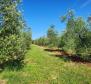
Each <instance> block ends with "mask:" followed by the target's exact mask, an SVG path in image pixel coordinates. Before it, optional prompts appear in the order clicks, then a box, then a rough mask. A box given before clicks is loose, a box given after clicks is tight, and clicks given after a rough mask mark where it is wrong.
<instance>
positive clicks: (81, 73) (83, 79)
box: [0, 45, 91, 84]
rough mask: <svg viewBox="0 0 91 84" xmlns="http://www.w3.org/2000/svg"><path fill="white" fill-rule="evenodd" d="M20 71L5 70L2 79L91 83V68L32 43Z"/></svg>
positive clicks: (26, 83)
mask: <svg viewBox="0 0 91 84" xmlns="http://www.w3.org/2000/svg"><path fill="white" fill-rule="evenodd" d="M25 63H26V65H25V66H24V68H22V69H21V70H19V71H9V70H5V71H3V72H1V73H0V79H1V80H4V81H6V82H7V84H91V68H90V67H87V66H85V65H82V64H75V63H73V62H65V61H64V60H63V59H61V58H57V57H54V56H52V54H51V53H49V52H46V51H44V50H43V48H41V47H39V46H36V45H32V48H31V50H29V51H28V53H27V54H26V58H25Z"/></svg>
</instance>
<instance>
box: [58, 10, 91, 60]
mask: <svg viewBox="0 0 91 84" xmlns="http://www.w3.org/2000/svg"><path fill="white" fill-rule="evenodd" d="M67 15H68V16H66V19H65V20H66V23H67V24H66V30H65V33H64V34H63V35H62V37H61V38H62V41H61V42H62V44H64V46H62V47H63V48H64V50H66V51H68V52H69V53H71V54H75V55H78V56H80V57H82V58H84V59H89V60H91V57H90V56H91V40H90V38H91V31H90V30H89V28H88V26H87V24H86V22H85V21H84V20H83V19H82V18H81V17H78V18H76V17H75V16H73V15H71V16H70V14H69V12H68V14H67ZM63 20H64V18H63ZM63 20H62V22H63ZM65 20H64V21H65ZM61 42H60V43H61Z"/></svg>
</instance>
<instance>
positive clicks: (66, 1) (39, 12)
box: [23, 0, 91, 39]
mask: <svg viewBox="0 0 91 84" xmlns="http://www.w3.org/2000/svg"><path fill="white" fill-rule="evenodd" d="M68 9H74V10H75V15H76V16H82V17H83V18H84V19H86V18H87V17H88V15H90V14H91V0H23V10H24V13H23V16H24V19H25V21H26V23H27V25H28V26H29V27H31V28H32V37H33V39H36V38H39V37H40V36H43V35H46V32H47V29H48V27H49V26H50V25H51V24H54V25H55V28H56V29H57V30H58V31H59V32H62V31H63V30H64V29H65V24H64V23H61V22H60V16H62V15H64V14H65V13H66V12H67V10H68Z"/></svg>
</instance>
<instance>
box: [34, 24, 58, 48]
mask: <svg viewBox="0 0 91 84" xmlns="http://www.w3.org/2000/svg"><path fill="white" fill-rule="evenodd" d="M33 43H34V44H37V45H39V46H48V47H51V48H52V47H57V45H58V32H57V31H56V30H55V26H54V25H51V26H50V27H49V28H48V31H47V36H46V37H45V36H43V37H40V38H38V39H35V40H34V41H33Z"/></svg>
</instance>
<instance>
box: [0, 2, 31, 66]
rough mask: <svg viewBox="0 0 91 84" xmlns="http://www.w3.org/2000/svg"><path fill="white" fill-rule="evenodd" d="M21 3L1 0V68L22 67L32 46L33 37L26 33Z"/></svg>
mask: <svg viewBox="0 0 91 84" xmlns="http://www.w3.org/2000/svg"><path fill="white" fill-rule="evenodd" d="M20 2H21V1H20V0H0V66H4V65H6V64H9V65H10V66H13V67H15V66H17V65H21V64H22V63H23V59H24V55H25V52H26V50H27V48H28V46H29V45H30V43H29V42H30V41H31V35H30V32H26V31H24V27H25V26H24V25H25V24H24V21H23V19H22V16H21V13H20V12H19V8H18V7H19V5H20ZM27 41H28V42H27Z"/></svg>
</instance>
